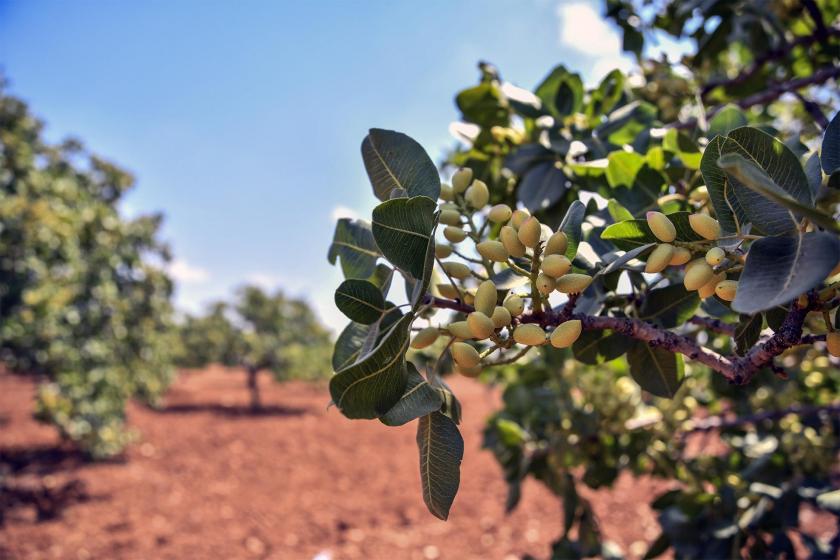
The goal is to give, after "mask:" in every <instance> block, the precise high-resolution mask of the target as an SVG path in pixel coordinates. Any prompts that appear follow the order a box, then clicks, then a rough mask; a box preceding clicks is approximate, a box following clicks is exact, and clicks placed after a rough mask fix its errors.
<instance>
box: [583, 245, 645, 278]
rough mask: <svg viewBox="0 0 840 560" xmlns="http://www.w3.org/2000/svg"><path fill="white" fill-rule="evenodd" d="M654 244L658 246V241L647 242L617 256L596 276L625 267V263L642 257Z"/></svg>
mask: <svg viewBox="0 0 840 560" xmlns="http://www.w3.org/2000/svg"><path fill="white" fill-rule="evenodd" d="M654 246H656V243H647V244H645V245H641V246H639V247H636V248H635V249H631V250H630V251H627V252H626V253H624V254H623V255H621V256H620V257H618V258H616V259H615V260H614V261H611V262H610V264H608V265H607V266H605V267H604V268H602V269H601V270H599V271H598V273H597V274H596V275H595V276H596V277H597V276H604V275H607V274H612V273H613V272H615V271H617V270H619V269H621V267H623V266H624V265H625V264H627V263H628V262H630V261H632V260H633V259H637V258H639V257H641V256H642V255H644V254H645V253H647V252H648V251H650V250H651V249H653V248H654Z"/></svg>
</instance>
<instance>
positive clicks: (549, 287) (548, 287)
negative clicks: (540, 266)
mask: <svg viewBox="0 0 840 560" xmlns="http://www.w3.org/2000/svg"><path fill="white" fill-rule="evenodd" d="M535 284H536V286H537V290H538V291H539V292H540V293H541V294H542V295H544V296H547V295H548V294H550V293H551V292H552V291H553V290H554V285H555V280H554V278H552V277H551V276H549V275H548V274H545V273H542V272H540V274H539V275H538V276H537V280H536V282H535Z"/></svg>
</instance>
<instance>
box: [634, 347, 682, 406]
mask: <svg viewBox="0 0 840 560" xmlns="http://www.w3.org/2000/svg"><path fill="white" fill-rule="evenodd" d="M627 363H628V364H629V365H630V375H631V376H632V377H633V379H634V380H635V381H636V383H638V384H639V386H640V387H641V388H642V389H644V390H645V391H647V392H648V393H650V394H652V395H656V396H657V397H664V398H668V399H670V398H673V396H674V395H675V394H676V392H677V389H679V388H680V384H681V383H682V380H683V377H684V375H685V371H684V369H685V366H684V364H683V359H682V356H681V355H680V354H675V353H673V352H669V351H668V350H666V349H664V348H661V347H659V346H656V347H651V346H650V345H649V344H647V343H645V342H636V343H635V344H634V345H633V347H632V348H630V350H629V351H628V352H627Z"/></svg>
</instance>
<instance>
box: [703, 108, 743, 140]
mask: <svg viewBox="0 0 840 560" xmlns="http://www.w3.org/2000/svg"><path fill="white" fill-rule="evenodd" d="M747 122H748V121H747V116H746V115H745V114H744V111H742V110H741V108H740V107H738V106H737V105H726V106H725V107H723V108H721V109H720V110H719V111H718V112H717V113H715V116H714V117H712V120H710V121H709V138H714V137H715V136H726V135H727V134H729V133H730V132H731V131H733V130H735V129H736V128H741V127H742V126H746V125H747Z"/></svg>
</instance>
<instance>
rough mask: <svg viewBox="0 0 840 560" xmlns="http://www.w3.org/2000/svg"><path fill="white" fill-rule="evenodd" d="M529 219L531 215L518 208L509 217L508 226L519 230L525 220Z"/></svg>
mask: <svg viewBox="0 0 840 560" xmlns="http://www.w3.org/2000/svg"><path fill="white" fill-rule="evenodd" d="M530 217H531V213H530V212H528V211H527V210H525V209H524V208H520V209H518V210H514V211H513V214H511V216H510V225H512V226H513V227H514V228H516V229H519V228H520V226H522V224H523V223H525V220H527V219H528V218H530Z"/></svg>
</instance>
